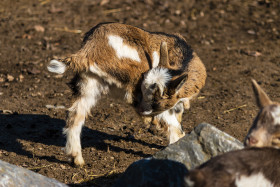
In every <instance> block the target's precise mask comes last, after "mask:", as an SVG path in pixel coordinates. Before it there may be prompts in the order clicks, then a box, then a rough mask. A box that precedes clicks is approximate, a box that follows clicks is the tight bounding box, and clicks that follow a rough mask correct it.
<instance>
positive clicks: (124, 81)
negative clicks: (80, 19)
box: [48, 23, 205, 165]
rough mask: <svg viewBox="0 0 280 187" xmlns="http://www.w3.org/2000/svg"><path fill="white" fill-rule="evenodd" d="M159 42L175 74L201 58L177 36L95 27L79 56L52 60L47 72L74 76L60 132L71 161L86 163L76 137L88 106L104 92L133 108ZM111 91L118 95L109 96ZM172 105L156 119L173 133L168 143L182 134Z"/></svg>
mask: <svg viewBox="0 0 280 187" xmlns="http://www.w3.org/2000/svg"><path fill="white" fill-rule="evenodd" d="M162 42H166V43H167V45H168V50H169V51H168V55H169V56H170V61H171V62H172V63H171V68H172V69H173V70H175V71H178V72H180V73H184V72H186V73H188V71H187V70H188V67H189V66H191V64H189V63H190V62H193V59H199V58H198V57H197V55H196V54H195V53H194V52H193V51H192V49H191V48H190V47H189V46H188V45H187V43H186V42H185V40H184V38H183V37H182V36H180V35H169V34H164V33H150V32H146V31H144V30H142V29H139V28H136V27H132V26H129V25H124V24H118V23H110V24H99V25H97V26H96V27H94V28H92V29H91V30H90V31H89V32H87V33H86V35H85V38H84V41H83V45H82V48H81V49H80V50H79V51H78V52H77V53H75V54H73V55H71V56H70V57H68V58H65V59H64V60H62V62H59V61H56V60H54V61H51V62H50V65H49V67H48V68H49V71H51V72H55V73H63V72H64V71H65V70H66V67H68V68H70V69H72V70H73V71H74V72H76V74H77V75H76V76H75V78H74V79H73V81H72V84H71V85H72V88H73V91H74V93H76V98H75V101H74V103H73V105H72V107H71V108H69V110H68V117H67V125H66V127H65V129H64V133H65V134H66V136H67V143H66V153H67V154H68V155H71V156H72V157H73V158H74V163H75V164H76V165H83V164H84V160H83V158H82V153H81V143H80V134H81V128H82V126H83V124H84V121H85V118H86V117H87V115H88V114H89V112H90V110H91V108H92V107H94V106H95V104H96V103H97V101H98V100H99V99H100V97H101V96H102V95H106V94H108V93H110V94H112V95H119V93H123V95H121V97H124V99H125V100H126V102H128V103H131V104H133V105H134V106H135V107H137V105H139V103H140V101H141V97H142V93H141V81H142V74H143V73H144V72H147V71H149V69H150V68H152V67H156V66H157V65H158V64H159V58H160V47H161V43H162ZM63 63H64V64H65V65H64V64H63ZM197 63H198V64H200V68H201V67H202V70H204V71H205V68H204V65H203V64H202V62H201V61H200V60H199V61H197ZM198 68H199V67H198ZM203 68H204V69H203ZM191 71H199V69H198V70H191ZM204 81H205V80H203V83H204ZM113 88H114V89H115V88H117V89H120V90H121V91H120V92H119V91H117V94H115V93H112V89H113ZM194 92H196V91H194ZM175 104H176V103H174V105H175ZM174 105H173V106H171V107H169V108H166V110H167V111H165V112H167V113H166V114H168V116H167V117H166V115H164V114H163V115H161V116H160V119H161V120H163V121H165V123H166V124H167V125H168V126H171V127H175V129H177V130H175V131H172V132H170V134H171V135H170V136H169V137H173V138H172V139H170V143H173V142H175V141H177V140H178V139H179V138H180V137H182V136H183V135H184V132H183V131H182V129H181V125H180V121H178V118H177V117H178V116H177V115H175V113H174V112H173V110H174V109H172V108H173V107H174ZM172 112H173V113H172ZM182 113H183V110H182V111H181V114H182ZM170 119H171V120H170ZM171 129H173V128H171ZM178 129H179V130H178ZM178 131H179V132H178ZM176 133H177V134H176ZM178 133H179V134H178Z"/></svg>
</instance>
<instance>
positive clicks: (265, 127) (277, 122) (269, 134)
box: [245, 80, 280, 148]
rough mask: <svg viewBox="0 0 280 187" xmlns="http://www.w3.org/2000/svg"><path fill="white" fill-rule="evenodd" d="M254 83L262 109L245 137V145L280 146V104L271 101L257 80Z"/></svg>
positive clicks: (257, 100)
mask: <svg viewBox="0 0 280 187" xmlns="http://www.w3.org/2000/svg"><path fill="white" fill-rule="evenodd" d="M252 83H253V88H254V92H255V96H256V102H257V104H258V106H259V108H260V111H259V113H258V115H257V117H256V119H255V120H254V122H253V125H252V127H251V128H250V130H249V133H248V135H247V136H246V138H245V145H246V146H251V147H275V148H280V104H279V103H277V102H273V101H271V100H270V99H269V97H268V96H267V94H266V93H265V92H264V91H263V89H262V88H261V87H260V86H259V85H258V84H257V82H256V81H255V80H252Z"/></svg>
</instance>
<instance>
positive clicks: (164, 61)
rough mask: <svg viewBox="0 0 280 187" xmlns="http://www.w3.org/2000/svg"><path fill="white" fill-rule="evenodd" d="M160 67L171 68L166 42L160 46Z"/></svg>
mask: <svg viewBox="0 0 280 187" xmlns="http://www.w3.org/2000/svg"><path fill="white" fill-rule="evenodd" d="M159 66H162V67H166V68H168V67H169V57H168V50H167V43H166V42H161V45H160V57H159Z"/></svg>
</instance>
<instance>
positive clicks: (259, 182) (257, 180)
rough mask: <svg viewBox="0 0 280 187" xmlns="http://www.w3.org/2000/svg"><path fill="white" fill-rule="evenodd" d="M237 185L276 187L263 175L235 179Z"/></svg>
mask: <svg viewBox="0 0 280 187" xmlns="http://www.w3.org/2000/svg"><path fill="white" fill-rule="evenodd" d="M235 185H236V186H237V187H247V186H254V187H273V186H274V185H273V184H272V183H271V182H270V181H269V180H267V179H266V178H265V177H264V176H263V174H262V173H261V172H260V173H257V174H253V175H250V176H240V177H238V178H237V179H235Z"/></svg>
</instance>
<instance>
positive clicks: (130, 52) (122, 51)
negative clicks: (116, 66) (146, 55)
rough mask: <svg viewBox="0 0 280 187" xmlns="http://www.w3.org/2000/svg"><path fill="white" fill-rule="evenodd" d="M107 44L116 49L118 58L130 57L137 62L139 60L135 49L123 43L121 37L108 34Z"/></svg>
mask: <svg viewBox="0 0 280 187" xmlns="http://www.w3.org/2000/svg"><path fill="white" fill-rule="evenodd" d="M108 39H109V45H110V46H112V47H113V49H114V50H115V51H116V53H117V56H118V58H119V59H121V58H130V59H132V60H135V61H137V62H141V60H140V57H139V55H138V52H137V50H136V49H133V48H132V47H130V46H128V45H126V44H124V43H123V39H122V38H121V37H119V36H114V35H110V36H108Z"/></svg>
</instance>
